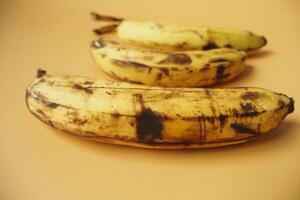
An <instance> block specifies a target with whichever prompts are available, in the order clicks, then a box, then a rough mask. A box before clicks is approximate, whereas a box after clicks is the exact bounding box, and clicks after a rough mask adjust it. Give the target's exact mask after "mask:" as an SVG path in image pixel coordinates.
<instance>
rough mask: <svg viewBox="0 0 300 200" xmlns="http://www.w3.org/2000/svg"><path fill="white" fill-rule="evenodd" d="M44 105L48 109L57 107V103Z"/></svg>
mask: <svg viewBox="0 0 300 200" xmlns="http://www.w3.org/2000/svg"><path fill="white" fill-rule="evenodd" d="M44 103H45V105H46V106H47V107H48V108H51V109H55V108H57V107H58V106H59V105H58V104H57V103H49V102H44Z"/></svg>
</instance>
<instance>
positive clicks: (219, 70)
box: [216, 65, 226, 80]
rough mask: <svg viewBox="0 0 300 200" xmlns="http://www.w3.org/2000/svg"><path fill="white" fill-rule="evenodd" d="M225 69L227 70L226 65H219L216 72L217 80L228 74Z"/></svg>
mask: <svg viewBox="0 0 300 200" xmlns="http://www.w3.org/2000/svg"><path fill="white" fill-rule="evenodd" d="M224 71H225V65H219V66H218V68H217V72H216V79H217V80H221V79H223V78H225V77H226V75H225V74H224Z"/></svg>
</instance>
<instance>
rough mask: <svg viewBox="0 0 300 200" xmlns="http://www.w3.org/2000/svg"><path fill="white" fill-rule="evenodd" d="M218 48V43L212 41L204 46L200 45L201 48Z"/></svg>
mask: <svg viewBox="0 0 300 200" xmlns="http://www.w3.org/2000/svg"><path fill="white" fill-rule="evenodd" d="M217 48H219V47H218V45H217V44H216V43H214V42H209V43H207V44H206V45H205V46H203V47H202V50H211V49H217Z"/></svg>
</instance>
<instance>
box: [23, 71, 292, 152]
mask: <svg viewBox="0 0 300 200" xmlns="http://www.w3.org/2000/svg"><path fill="white" fill-rule="evenodd" d="M38 74H39V77H38V78H36V79H35V80H34V81H33V82H32V83H31V84H30V85H29V86H28V88H27V90H26V104H27V107H28V109H29V111H30V112H31V113H32V114H33V115H34V116H36V117H37V118H38V119H40V120H42V121H43V122H45V123H46V124H48V125H50V126H52V127H54V128H56V129H61V130H64V131H67V132H70V133H73V134H76V135H78V136H82V137H84V138H87V139H90V140H95V141H99V142H104V143H112V144H120V145H128V146H135V147H144V148H155V149H182V148H205V147H218V146H224V145H231V144H237V143H243V142H247V141H251V140H254V139H257V138H260V137H262V136H263V135H265V134H266V133H268V132H270V131H271V130H273V129H274V128H276V127H277V126H279V125H280V123H281V122H282V121H283V119H284V118H285V117H286V115H287V114H289V113H291V112H293V110H294V101H293V99H292V98H289V97H287V96H286V95H284V94H280V93H275V92H272V91H270V90H266V89H262V88H228V89H204V88H162V87H151V86H142V85H134V84H130V83H125V82H110V81H104V80H100V79H93V78H84V77H77V76H50V75H47V74H45V72H43V71H40V72H39V73H38Z"/></svg>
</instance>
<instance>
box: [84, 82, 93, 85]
mask: <svg viewBox="0 0 300 200" xmlns="http://www.w3.org/2000/svg"><path fill="white" fill-rule="evenodd" d="M83 84H84V85H92V84H94V82H93V81H85V82H84V83H83Z"/></svg>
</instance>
